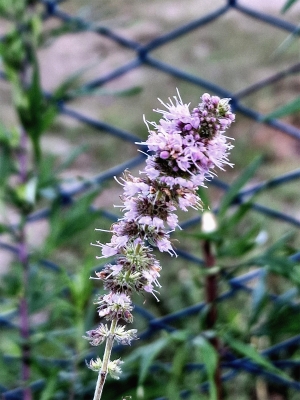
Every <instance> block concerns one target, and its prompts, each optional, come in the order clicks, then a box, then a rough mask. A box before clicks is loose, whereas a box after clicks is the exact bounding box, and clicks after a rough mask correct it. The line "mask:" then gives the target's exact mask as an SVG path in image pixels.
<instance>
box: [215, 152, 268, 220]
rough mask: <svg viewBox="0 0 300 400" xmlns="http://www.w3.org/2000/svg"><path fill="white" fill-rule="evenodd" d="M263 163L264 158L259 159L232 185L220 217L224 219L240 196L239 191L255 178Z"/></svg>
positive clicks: (221, 207) (222, 203) (220, 209)
mask: <svg viewBox="0 0 300 400" xmlns="http://www.w3.org/2000/svg"><path fill="white" fill-rule="evenodd" d="M261 162H262V157H257V158H255V159H254V161H253V162H252V163H251V164H250V165H249V166H248V167H247V168H246V169H245V170H244V172H243V173H242V174H241V175H240V176H239V177H238V178H237V179H236V180H235V181H234V182H233V183H232V184H231V186H230V188H229V189H228V190H227V192H226V193H225V195H224V196H223V197H222V200H221V204H220V208H219V212H218V215H219V217H222V216H223V215H224V214H225V212H226V210H227V209H228V207H229V206H230V204H231V203H232V202H233V200H234V199H235V198H236V196H237V195H238V192H239V190H240V189H241V188H242V187H243V186H244V185H245V184H246V183H247V182H248V181H249V180H250V179H251V178H252V177H253V175H254V174H255V172H256V170H257V169H258V167H259V166H260V164H261Z"/></svg>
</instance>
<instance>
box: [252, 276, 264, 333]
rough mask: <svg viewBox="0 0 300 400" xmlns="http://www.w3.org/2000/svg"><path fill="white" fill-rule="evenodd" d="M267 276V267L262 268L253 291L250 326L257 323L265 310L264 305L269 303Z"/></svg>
mask: <svg viewBox="0 0 300 400" xmlns="http://www.w3.org/2000/svg"><path fill="white" fill-rule="evenodd" d="M266 277H267V273H266V270H265V269H262V270H261V274H260V276H259V279H258V282H257V283H256V285H255V288H254V289H253V291H252V296H251V297H252V302H251V315H250V318H249V326H252V325H253V324H255V323H256V322H257V320H258V318H259V316H260V315H261V313H262V312H263V310H264V308H265V307H264V306H265V305H266V304H267V299H268V295H267V290H266Z"/></svg>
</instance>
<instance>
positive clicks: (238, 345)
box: [222, 332, 289, 379]
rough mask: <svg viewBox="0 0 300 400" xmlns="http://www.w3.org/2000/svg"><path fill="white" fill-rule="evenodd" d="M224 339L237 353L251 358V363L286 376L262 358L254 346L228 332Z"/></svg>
mask: <svg viewBox="0 0 300 400" xmlns="http://www.w3.org/2000/svg"><path fill="white" fill-rule="evenodd" d="M222 337H223V339H224V341H225V342H226V343H227V344H228V345H229V346H230V347H231V348H232V349H233V350H235V351H236V352H237V353H239V354H241V355H243V356H245V357H247V358H249V359H250V360H251V361H253V362H254V363H256V364H258V365H260V366H262V367H263V368H265V369H266V370H268V371H270V372H273V373H275V374H278V375H280V376H284V375H285V374H284V373H283V372H282V371H281V370H280V369H278V368H276V367H274V365H273V364H272V363H271V362H270V361H269V360H268V359H267V358H266V357H264V356H262V355H261V354H260V353H259V352H258V351H257V350H256V349H255V348H254V347H253V346H251V345H249V344H247V343H243V342H241V341H240V340H238V339H236V338H234V337H233V336H231V335H230V334H229V333H228V332H226V333H223V334H222ZM287 378H288V377H287ZM288 379H289V378H288Z"/></svg>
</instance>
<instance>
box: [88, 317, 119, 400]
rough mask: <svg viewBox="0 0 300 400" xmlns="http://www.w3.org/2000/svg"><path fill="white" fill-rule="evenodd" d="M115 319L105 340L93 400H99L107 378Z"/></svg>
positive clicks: (115, 324)
mask: <svg viewBox="0 0 300 400" xmlns="http://www.w3.org/2000/svg"><path fill="white" fill-rule="evenodd" d="M117 322H118V320H117V318H116V319H113V320H112V322H111V326H110V334H109V336H108V338H107V340H106V344H105V351H104V355H103V360H102V367H101V369H100V371H99V375H98V379H97V384H96V389H95V394H94V398H93V400H100V399H101V396H102V391H103V387H104V383H105V380H106V377H107V372H108V363H109V361H110V355H111V351H112V347H113V343H114V339H115V329H116V326H117Z"/></svg>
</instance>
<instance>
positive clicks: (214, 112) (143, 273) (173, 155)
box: [86, 92, 235, 369]
mask: <svg viewBox="0 0 300 400" xmlns="http://www.w3.org/2000/svg"><path fill="white" fill-rule="evenodd" d="M229 100H230V99H220V98H219V97H217V96H210V95H209V94H207V93H205V94H203V96H202V97H201V101H200V103H199V104H198V106H197V107H195V108H194V109H193V110H192V111H190V110H189V105H188V104H183V102H182V100H181V97H180V95H179V92H178V97H175V96H174V101H172V100H171V99H169V103H167V104H164V103H163V102H161V103H162V104H163V106H164V107H165V108H166V110H159V109H158V110H155V111H156V112H158V113H161V114H162V116H163V118H162V119H160V121H159V124H157V123H155V122H148V121H145V122H146V124H147V127H148V131H149V136H148V139H147V140H146V141H145V142H142V143H140V144H143V145H146V146H148V149H149V152H150V153H149V154H148V155H147V160H146V167H145V169H144V171H141V173H140V174H141V176H140V177H134V176H132V175H131V174H130V172H129V171H125V172H124V174H123V177H122V178H121V179H120V180H118V182H119V183H120V184H121V185H122V186H123V195H122V196H121V200H122V202H123V205H122V206H121V208H122V211H123V212H124V216H123V218H121V219H119V220H118V222H116V223H114V224H113V225H112V227H111V232H112V238H111V241H110V242H109V243H106V244H102V243H100V242H97V243H96V244H94V245H96V246H99V247H100V248H101V250H102V256H100V257H98V258H103V257H104V258H106V257H110V256H115V263H114V264H111V263H108V264H106V266H105V268H104V269H103V270H102V271H100V272H97V273H96V276H97V277H96V278H95V279H100V280H102V281H103V284H104V288H105V289H106V290H108V291H109V293H108V294H106V295H102V296H99V298H98V299H97V302H96V303H97V304H98V305H99V309H98V310H99V316H100V317H104V318H105V319H106V320H111V321H113V320H115V321H117V325H116V329H115V331H114V337H115V340H117V341H118V342H120V343H122V344H130V342H131V341H132V340H133V339H136V330H135V329H132V330H128V331H126V330H125V329H124V326H122V325H119V321H123V323H124V322H125V323H129V322H132V319H133V317H132V314H131V311H132V305H131V299H130V295H131V293H132V292H133V291H136V292H142V291H145V292H149V293H152V294H153V295H154V296H155V297H156V298H157V295H156V293H158V292H157V290H156V289H155V288H159V287H160V284H159V282H158V278H159V276H160V275H159V272H160V270H161V267H160V264H159V261H158V260H157V259H156V258H155V256H154V255H153V253H152V248H151V247H150V245H151V246H154V247H157V248H158V249H159V250H160V251H161V252H168V253H170V254H171V255H176V252H175V250H174V248H173V246H172V241H171V239H170V232H172V231H173V230H174V229H175V228H176V227H178V217H177V215H176V214H175V212H176V210H177V209H178V208H179V209H181V210H183V211H187V210H188V207H192V208H194V209H201V199H200V198H199V196H198V195H197V189H198V187H199V186H204V182H205V180H206V179H209V178H211V177H212V176H213V175H214V174H215V173H214V168H215V167H218V168H220V169H223V166H224V165H226V164H227V165H231V164H230V163H229V161H228V154H229V152H230V150H231V149H232V147H233V146H232V144H231V143H230V142H229V141H228V137H226V136H225V135H224V133H225V131H226V130H227V129H228V128H229V126H230V125H231V123H232V122H233V121H234V119H235V116H234V114H233V113H232V112H231V109H230V106H229ZM109 334H110V330H109V329H108V327H107V325H104V324H100V326H99V327H98V328H97V329H95V330H91V331H88V332H87V336H86V339H88V340H89V341H90V343H91V344H92V345H99V344H100V343H102V342H103V341H104V340H105V339H106V338H107V337H108V335H109ZM92 363H95V362H93V361H92V362H91V365H90V367H91V368H92V369H94V367H95V365H94V364H92ZM98 364H99V361H98Z"/></svg>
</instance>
